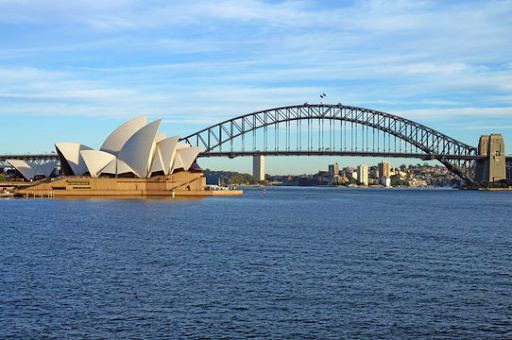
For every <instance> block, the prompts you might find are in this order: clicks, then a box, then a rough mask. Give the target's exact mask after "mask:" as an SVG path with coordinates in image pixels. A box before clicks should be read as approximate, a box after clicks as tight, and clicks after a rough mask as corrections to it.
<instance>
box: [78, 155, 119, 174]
mask: <svg viewBox="0 0 512 340" xmlns="http://www.w3.org/2000/svg"><path fill="white" fill-rule="evenodd" d="M80 154H81V155H82V158H83V159H84V162H85V165H86V166H87V169H88V170H89V174H90V175H91V177H98V176H99V174H100V173H101V170H102V169H103V168H105V167H106V166H107V165H108V164H109V163H110V162H112V161H113V160H115V159H116V156H114V155H113V154H111V153H108V152H104V151H98V150H83V151H80Z"/></svg>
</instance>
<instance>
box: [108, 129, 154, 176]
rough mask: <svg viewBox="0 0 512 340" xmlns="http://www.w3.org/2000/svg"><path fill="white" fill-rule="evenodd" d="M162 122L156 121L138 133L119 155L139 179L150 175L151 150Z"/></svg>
mask: <svg viewBox="0 0 512 340" xmlns="http://www.w3.org/2000/svg"><path fill="white" fill-rule="evenodd" d="M161 122H162V119H159V120H156V121H154V122H152V123H150V124H148V125H146V126H144V127H143V128H142V129H140V130H139V131H137V132H136V133H135V134H134V135H133V136H132V137H131V138H130V139H129V140H128V141H127V142H126V144H125V145H124V146H123V148H122V149H121V151H120V152H119V154H118V158H119V159H120V160H122V161H123V162H125V163H126V164H127V165H128V166H129V167H130V168H132V169H133V172H134V173H135V175H137V177H140V178H144V177H147V175H148V163H149V161H150V156H151V150H152V148H153V143H154V140H155V136H156V132H157V131H158V127H159V126H160V123H161Z"/></svg>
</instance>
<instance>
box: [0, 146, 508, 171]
mask: <svg viewBox="0 0 512 340" xmlns="http://www.w3.org/2000/svg"><path fill="white" fill-rule="evenodd" d="M254 155H263V156H346V157H358V156H359V157H361V156H362V157H391V158H416V159H422V160H439V159H460V160H468V161H475V160H478V159H483V158H485V156H476V155H439V154H428V155H427V154H424V153H397V152H364V151H329V150H325V151H244V152H229V151H228V152H202V153H200V154H199V157H229V158H235V157H244V156H254ZM8 159H20V160H25V161H32V162H34V161H35V162H38V163H42V162H48V161H58V160H59V157H58V155H57V154H55V153H52V154H48V153H44V154H16V155H0V166H3V167H10V165H9V164H8V162H7V160H8ZM506 159H507V167H508V168H512V156H507V158H506Z"/></svg>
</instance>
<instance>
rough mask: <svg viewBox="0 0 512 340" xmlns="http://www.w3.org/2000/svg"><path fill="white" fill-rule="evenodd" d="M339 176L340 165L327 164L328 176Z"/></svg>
mask: <svg viewBox="0 0 512 340" xmlns="http://www.w3.org/2000/svg"><path fill="white" fill-rule="evenodd" d="M339 174H340V165H339V164H338V163H335V164H329V176H330V177H334V176H338V175H339Z"/></svg>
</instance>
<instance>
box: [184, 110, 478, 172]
mask: <svg viewBox="0 0 512 340" xmlns="http://www.w3.org/2000/svg"><path fill="white" fill-rule="evenodd" d="M182 141H186V142H188V143H190V144H192V145H197V146H202V147H203V148H204V150H203V152H202V153H201V154H200V156H202V157H212V156H228V157H236V156H248V155H256V154H261V155H340V156H344V155H345V156H383V157H404V158H420V159H426V160H438V161H440V162H441V163H443V164H444V165H445V166H446V167H447V168H448V169H449V170H450V171H452V172H454V173H456V174H457V175H459V176H460V177H461V178H463V179H465V180H468V181H472V177H473V175H472V172H473V166H472V162H473V161H474V160H476V159H478V158H479V156H478V155H477V149H476V148H475V147H473V146H470V145H467V144H465V143H462V142H460V141H457V140H455V139H453V138H451V137H449V136H447V135H445V134H442V133H440V132H438V131H436V130H433V129H431V128H429V127H427V126H424V125H421V124H419V123H416V122H414V121H411V120H409V119H405V118H402V117H398V116H395V115H392V114H389V113H385V112H380V111H376V110H371V109H365V108H359V107H353V106H344V105H341V104H335V105H330V104H307V103H305V104H303V105H296V106H287V107H280V108H273V109H269V110H264V111H258V112H253V113H249V114H246V115H242V116H239V117H236V118H232V119H229V120H226V121H223V122H221V123H218V124H216V125H213V126H210V127H208V128H206V129H203V130H201V131H199V132H196V133H194V134H191V135H189V136H187V137H184V138H182Z"/></svg>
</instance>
